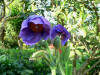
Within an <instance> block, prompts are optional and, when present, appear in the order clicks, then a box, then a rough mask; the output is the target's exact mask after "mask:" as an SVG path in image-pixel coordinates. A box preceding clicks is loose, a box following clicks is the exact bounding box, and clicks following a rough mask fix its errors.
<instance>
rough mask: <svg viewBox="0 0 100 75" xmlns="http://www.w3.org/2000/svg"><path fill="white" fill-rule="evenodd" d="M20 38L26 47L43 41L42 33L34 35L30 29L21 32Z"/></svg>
mask: <svg viewBox="0 0 100 75" xmlns="http://www.w3.org/2000/svg"><path fill="white" fill-rule="evenodd" d="M19 37H21V38H22V40H23V42H24V43H25V44H26V45H33V44H35V43H37V42H38V41H40V40H41V33H34V32H32V31H31V30H30V29H29V28H25V29H23V30H22V31H21V32H20V34H19Z"/></svg>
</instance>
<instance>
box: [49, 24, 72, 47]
mask: <svg viewBox="0 0 100 75" xmlns="http://www.w3.org/2000/svg"><path fill="white" fill-rule="evenodd" d="M57 35H58V36H60V38H61V44H62V45H65V43H66V42H67V41H68V39H70V37H71V35H70V33H69V32H68V31H67V29H66V28H64V27H63V26H62V25H60V24H58V25H55V26H54V27H53V29H52V30H51V39H54V38H55V37H56V36H57Z"/></svg>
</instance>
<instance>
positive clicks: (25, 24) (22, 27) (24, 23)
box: [21, 19, 28, 30]
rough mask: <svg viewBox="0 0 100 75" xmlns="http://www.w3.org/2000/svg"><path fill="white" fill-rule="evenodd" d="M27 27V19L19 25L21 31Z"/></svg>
mask: <svg viewBox="0 0 100 75" xmlns="http://www.w3.org/2000/svg"><path fill="white" fill-rule="evenodd" d="M27 27H28V19H26V20H24V21H23V22H22V25H21V30H23V29H24V28H27Z"/></svg>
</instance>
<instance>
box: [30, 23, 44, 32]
mask: <svg viewBox="0 0 100 75" xmlns="http://www.w3.org/2000/svg"><path fill="white" fill-rule="evenodd" d="M29 28H30V29H31V30H32V31H33V32H42V31H43V25H42V24H34V23H33V22H29Z"/></svg>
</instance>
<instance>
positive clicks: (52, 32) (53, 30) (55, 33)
mask: <svg viewBox="0 0 100 75" xmlns="http://www.w3.org/2000/svg"><path fill="white" fill-rule="evenodd" d="M56 35H57V32H56V26H54V27H53V29H52V30H51V39H52V40H53V39H54V38H55V37H56Z"/></svg>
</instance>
